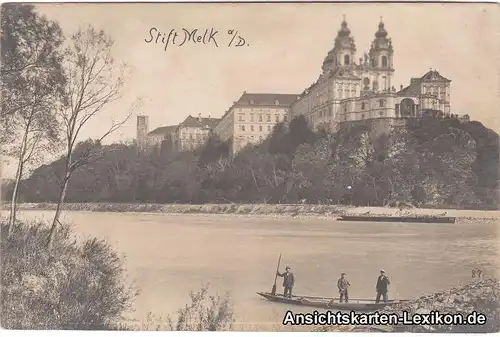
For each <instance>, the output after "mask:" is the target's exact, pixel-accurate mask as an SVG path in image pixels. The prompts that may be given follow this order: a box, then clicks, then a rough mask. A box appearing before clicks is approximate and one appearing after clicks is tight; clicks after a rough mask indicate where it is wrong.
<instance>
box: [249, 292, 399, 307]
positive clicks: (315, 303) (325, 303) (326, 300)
mask: <svg viewBox="0 0 500 337" xmlns="http://www.w3.org/2000/svg"><path fill="white" fill-rule="evenodd" d="M257 294H258V295H260V296H262V297H264V298H265V299H267V300H269V301H274V302H280V303H288V304H293V305H301V306H305V307H313V308H323V309H336V310H354V311H372V310H377V309H381V308H383V307H385V306H386V305H388V304H393V303H399V302H402V301H398V300H392V301H388V302H387V303H383V302H380V303H375V300H356V299H353V300H351V299H349V302H348V303H340V302H339V299H338V298H331V297H318V296H292V298H288V297H284V296H283V295H280V294H275V295H273V294H271V293H267V292H257Z"/></svg>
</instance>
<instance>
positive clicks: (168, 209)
mask: <svg viewBox="0 0 500 337" xmlns="http://www.w3.org/2000/svg"><path fill="white" fill-rule="evenodd" d="M56 206H57V205H56V204H53V203H20V204H19V205H18V210H45V211H50V210H55V209H56ZM0 209H2V210H8V209H9V204H7V203H2V204H0ZM62 209H63V210H67V211H86V212H130V213H163V214H218V215H224V214H231V215H259V216H273V215H274V216H293V217H295V216H314V217H318V216H319V217H328V218H337V217H339V216H342V215H368V216H401V215H402V213H404V215H405V216H447V217H456V218H458V219H462V220H468V219H483V220H485V219H488V220H497V219H500V211H481V210H456V209H426V208H412V209H405V210H403V211H401V210H400V209H399V208H388V207H353V206H344V205H313V204H295V205H293V204H291V205H285V204H203V205H191V204H126V203H66V204H64V205H63V207H62Z"/></svg>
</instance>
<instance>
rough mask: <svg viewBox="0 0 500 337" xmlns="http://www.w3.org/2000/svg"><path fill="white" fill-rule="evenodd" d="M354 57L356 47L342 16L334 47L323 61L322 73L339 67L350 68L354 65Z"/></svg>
mask: <svg viewBox="0 0 500 337" xmlns="http://www.w3.org/2000/svg"><path fill="white" fill-rule="evenodd" d="M355 56H356V45H355V44H354V38H353V37H352V36H351V30H350V29H349V28H348V27H347V22H346V21H345V15H344V20H343V21H342V24H341V27H340V30H339V31H338V33H337V37H336V38H335V45H334V47H333V49H332V50H330V52H328V55H327V56H326V58H325V60H324V61H323V66H322V69H323V73H327V72H328V71H330V70H333V69H336V68H338V67H341V66H350V65H351V64H353V63H354V60H355Z"/></svg>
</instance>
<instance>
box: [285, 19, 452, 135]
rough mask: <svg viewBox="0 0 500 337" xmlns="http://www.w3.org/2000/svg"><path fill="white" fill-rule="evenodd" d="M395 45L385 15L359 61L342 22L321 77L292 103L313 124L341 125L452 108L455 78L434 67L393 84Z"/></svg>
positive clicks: (293, 112)
mask: <svg viewBox="0 0 500 337" xmlns="http://www.w3.org/2000/svg"><path fill="white" fill-rule="evenodd" d="M394 71H395V70H394V47H393V45H392V41H391V39H390V38H389V36H388V33H387V31H386V29H385V25H384V23H383V21H382V19H381V21H380V23H379V25H378V30H377V31H376V33H375V38H374V40H373V42H372V44H371V47H370V50H369V52H368V53H364V57H362V58H359V59H358V62H356V44H355V42H354V37H353V36H351V31H350V29H349V28H348V26H347V22H346V21H345V18H344V20H343V21H342V24H341V28H340V30H339V31H338V34H337V37H336V38H335V43H334V46H333V48H332V49H331V50H330V51H329V52H328V54H327V56H326V57H325V59H324V61H323V65H322V72H321V74H320V75H319V77H318V80H317V81H316V82H315V83H314V84H312V85H311V86H310V87H309V88H307V89H306V90H304V91H303V92H302V93H301V95H300V97H299V99H297V100H296V101H295V102H294V103H293V104H292V107H291V116H290V117H291V118H295V117H297V116H299V115H303V116H304V117H305V118H306V120H307V122H308V123H309V125H310V126H311V128H312V129H313V130H317V129H318V128H325V129H328V130H332V131H333V130H336V129H338V128H341V127H342V124H344V123H348V124H352V123H353V122H356V121H365V120H385V121H388V122H389V123H390V122H392V121H396V120H398V119H401V118H411V117H418V116H420V115H421V114H422V113H424V112H425V111H426V110H441V111H443V112H444V113H449V111H450V82H451V81H450V80H448V79H446V78H445V77H443V76H442V75H440V74H439V73H438V72H437V71H435V70H431V71H429V72H428V73H426V74H425V75H424V76H422V77H421V78H412V79H411V81H410V85H409V86H408V87H406V88H403V87H401V88H400V90H399V91H396V88H395V87H394V85H393V75H394Z"/></svg>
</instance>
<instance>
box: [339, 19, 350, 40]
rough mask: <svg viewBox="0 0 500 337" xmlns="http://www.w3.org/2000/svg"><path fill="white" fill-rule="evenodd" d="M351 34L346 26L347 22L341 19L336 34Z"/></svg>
mask: <svg viewBox="0 0 500 337" xmlns="http://www.w3.org/2000/svg"><path fill="white" fill-rule="evenodd" d="M349 34H351V30H350V29H349V28H348V27H347V22H346V21H345V18H344V20H343V21H342V24H341V27H340V30H339V33H338V36H349Z"/></svg>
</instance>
